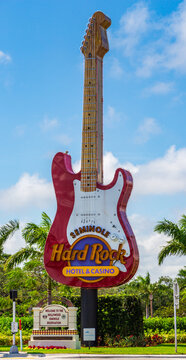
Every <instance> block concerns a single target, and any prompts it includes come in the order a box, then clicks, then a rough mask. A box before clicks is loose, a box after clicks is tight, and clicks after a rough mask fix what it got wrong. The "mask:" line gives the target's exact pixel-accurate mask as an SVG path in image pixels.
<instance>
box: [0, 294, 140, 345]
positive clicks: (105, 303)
mask: <svg viewBox="0 0 186 360" xmlns="http://www.w3.org/2000/svg"><path fill="white" fill-rule="evenodd" d="M70 300H71V301H72V303H73V304H74V306H77V307H78V314H77V322H78V331H79V334H80V319H81V297H80V296H71V298H70ZM21 320H22V328H23V331H24V330H26V331H28V330H31V329H32V327H33V319H32V317H22V318H21ZM16 321H18V319H16ZM11 322H12V318H9V317H3V316H1V317H0V333H4V334H11V331H10V328H11ZM141 334H143V315H142V309H141V303H140V300H139V298H137V297H135V296H124V295H119V296H118V295H107V296H99V297H98V336H101V338H102V339H103V338H104V337H105V335H108V336H116V335H120V336H123V337H124V336H129V335H136V336H138V335H141Z"/></svg>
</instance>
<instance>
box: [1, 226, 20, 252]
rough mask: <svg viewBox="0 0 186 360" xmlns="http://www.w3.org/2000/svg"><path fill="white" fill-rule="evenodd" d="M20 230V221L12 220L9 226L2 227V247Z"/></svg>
mask: <svg viewBox="0 0 186 360" xmlns="http://www.w3.org/2000/svg"><path fill="white" fill-rule="evenodd" d="M18 229H19V221H18V220H10V221H9V223H8V224H5V225H3V226H1V228H0V246H1V245H3V244H4V243H5V241H6V240H7V239H8V238H9V237H11V236H13V235H14V233H15V231H16V230H18Z"/></svg>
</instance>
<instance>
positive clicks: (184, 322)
mask: <svg viewBox="0 0 186 360" xmlns="http://www.w3.org/2000/svg"><path fill="white" fill-rule="evenodd" d="M143 323H144V330H145V331H147V330H152V332H155V331H159V332H160V331H163V332H164V333H168V332H169V331H170V330H172V329H174V318H173V317H171V318H162V317H154V318H148V319H144V322H143ZM176 323H177V329H179V330H184V331H186V317H181V318H180V317H177V319H176Z"/></svg>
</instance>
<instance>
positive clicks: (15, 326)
mask: <svg viewBox="0 0 186 360" xmlns="http://www.w3.org/2000/svg"><path fill="white" fill-rule="evenodd" d="M11 332H12V334H15V333H16V332H18V323H17V322H11Z"/></svg>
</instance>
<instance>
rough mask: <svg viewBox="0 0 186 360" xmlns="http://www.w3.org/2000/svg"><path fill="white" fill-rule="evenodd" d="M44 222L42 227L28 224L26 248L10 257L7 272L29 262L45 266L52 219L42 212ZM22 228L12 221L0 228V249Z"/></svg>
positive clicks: (49, 297)
mask: <svg viewBox="0 0 186 360" xmlns="http://www.w3.org/2000/svg"><path fill="white" fill-rule="evenodd" d="M41 217H42V221H41V223H40V225H36V224H34V223H28V224H26V226H25V227H24V229H23V230H22V236H23V238H24V240H25V244H26V246H25V247H24V248H22V249H20V250H19V251H17V252H16V253H15V254H13V255H11V256H9V257H8V259H7V261H6V262H5V268H6V269H7V270H11V269H13V268H14V267H15V266H17V265H19V264H21V263H22V262H24V261H28V260H37V263H38V260H39V261H40V262H41V263H42V264H43V252H44V246H45V242H46V238H47V236H48V233H49V230H50V227H51V225H52V221H51V219H50V217H49V216H48V215H47V214H46V213H45V212H42V215H41ZM19 227H20V225H19V221H17V220H14V221H12V220H11V221H10V222H9V223H8V224H6V225H3V226H2V227H1V228H0V249H1V246H2V245H3V244H4V243H5V242H6V240H7V239H8V238H10V237H11V236H12V235H13V234H14V233H15V231H16V230H18V229H19ZM47 287H48V304H50V303H51V278H50V277H49V276H48V286H47Z"/></svg>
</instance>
